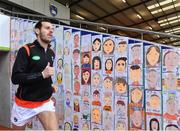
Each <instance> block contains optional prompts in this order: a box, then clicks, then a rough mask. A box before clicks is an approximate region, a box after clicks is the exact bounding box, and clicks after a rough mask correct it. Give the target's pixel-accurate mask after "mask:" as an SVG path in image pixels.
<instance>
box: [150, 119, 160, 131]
mask: <svg viewBox="0 0 180 131" xmlns="http://www.w3.org/2000/svg"><path fill="white" fill-rule="evenodd" d="M153 121H155V122H157V124H158V128H157V130H158V131H159V121H158V120H157V119H156V118H152V119H151V120H150V122H149V129H150V131H152V122H153Z"/></svg>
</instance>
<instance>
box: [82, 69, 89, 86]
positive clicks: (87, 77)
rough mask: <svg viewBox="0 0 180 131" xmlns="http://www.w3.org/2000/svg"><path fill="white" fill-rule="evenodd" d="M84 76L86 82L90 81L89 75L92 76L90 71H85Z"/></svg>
mask: <svg viewBox="0 0 180 131" xmlns="http://www.w3.org/2000/svg"><path fill="white" fill-rule="evenodd" d="M82 77H83V80H84V82H85V83H88V81H89V77H90V73H89V71H84V72H83V76H82Z"/></svg>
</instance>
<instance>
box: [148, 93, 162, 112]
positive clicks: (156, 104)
mask: <svg viewBox="0 0 180 131" xmlns="http://www.w3.org/2000/svg"><path fill="white" fill-rule="evenodd" d="M149 104H150V107H151V108H152V109H159V108H160V98H159V96H157V95H152V96H151V97H150V100H149Z"/></svg>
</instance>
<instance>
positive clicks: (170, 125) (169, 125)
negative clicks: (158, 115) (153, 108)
mask: <svg viewBox="0 0 180 131" xmlns="http://www.w3.org/2000/svg"><path fill="white" fill-rule="evenodd" d="M172 126H173V127H175V128H177V129H179V127H178V126H177V125H175V124H168V125H167V126H166V128H165V130H166V129H167V128H168V127H172Z"/></svg>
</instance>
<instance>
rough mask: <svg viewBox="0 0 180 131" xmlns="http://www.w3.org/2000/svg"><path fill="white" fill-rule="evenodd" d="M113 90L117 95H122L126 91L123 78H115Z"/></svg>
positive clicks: (125, 83)
mask: <svg viewBox="0 0 180 131" xmlns="http://www.w3.org/2000/svg"><path fill="white" fill-rule="evenodd" d="M115 90H116V92H117V93H118V94H124V93H126V91H127V82H126V80H125V79H123V78H119V77H117V78H116V80H115Z"/></svg>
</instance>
